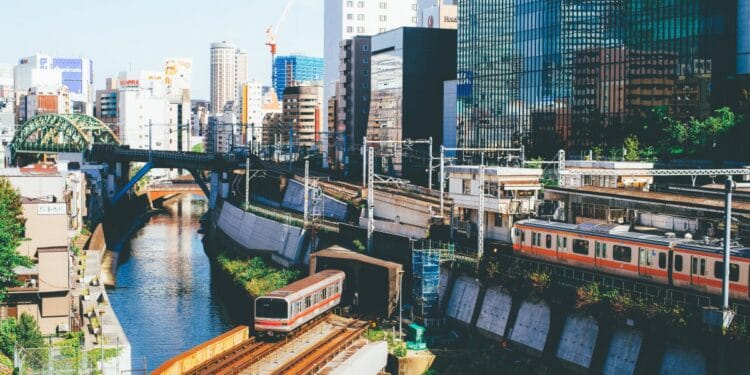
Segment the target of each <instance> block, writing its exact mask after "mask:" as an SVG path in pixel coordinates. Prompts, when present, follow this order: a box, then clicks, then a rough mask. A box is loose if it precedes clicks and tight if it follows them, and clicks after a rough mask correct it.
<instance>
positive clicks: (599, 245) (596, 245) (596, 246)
mask: <svg viewBox="0 0 750 375" xmlns="http://www.w3.org/2000/svg"><path fill="white" fill-rule="evenodd" d="M601 251H602V243H601V242H599V241H594V267H596V268H599V258H601V256H602V253H601Z"/></svg>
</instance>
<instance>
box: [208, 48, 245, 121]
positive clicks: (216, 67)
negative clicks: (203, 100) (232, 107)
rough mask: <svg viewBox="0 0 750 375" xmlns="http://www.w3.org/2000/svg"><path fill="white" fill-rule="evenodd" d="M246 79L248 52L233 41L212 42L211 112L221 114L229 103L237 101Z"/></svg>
mask: <svg viewBox="0 0 750 375" xmlns="http://www.w3.org/2000/svg"><path fill="white" fill-rule="evenodd" d="M245 80H247V54H246V53H245V52H243V51H241V50H238V49H237V48H236V47H235V46H234V45H233V44H231V43H227V42H218V43H211V113H212V114H221V113H223V112H224V106H226V105H227V103H229V102H237V101H238V98H239V93H240V92H239V87H240V84H241V83H243V82H244V81H245Z"/></svg>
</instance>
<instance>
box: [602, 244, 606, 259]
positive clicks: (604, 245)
mask: <svg viewBox="0 0 750 375" xmlns="http://www.w3.org/2000/svg"><path fill="white" fill-rule="evenodd" d="M606 257H607V244H606V243H603V244H602V258H606Z"/></svg>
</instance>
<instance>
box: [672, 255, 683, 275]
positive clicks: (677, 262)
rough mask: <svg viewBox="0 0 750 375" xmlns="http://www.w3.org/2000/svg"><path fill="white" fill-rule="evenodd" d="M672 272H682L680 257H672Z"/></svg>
mask: <svg viewBox="0 0 750 375" xmlns="http://www.w3.org/2000/svg"><path fill="white" fill-rule="evenodd" d="M674 270H675V271H677V272H682V255H675V256H674Z"/></svg>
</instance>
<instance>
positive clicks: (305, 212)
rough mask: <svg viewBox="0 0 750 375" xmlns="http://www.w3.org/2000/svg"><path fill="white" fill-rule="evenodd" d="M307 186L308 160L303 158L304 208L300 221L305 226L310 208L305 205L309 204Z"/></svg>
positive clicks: (308, 185)
mask: <svg viewBox="0 0 750 375" xmlns="http://www.w3.org/2000/svg"><path fill="white" fill-rule="evenodd" d="M309 187H310V160H305V190H304V196H305V197H304V205H305V207H304V209H303V211H302V212H303V216H302V217H303V221H302V223H303V224H302V227H303V228H307V224H308V220H309V215H310V212H309V211H310V210H309V209H308V208H307V206H308V205H309V204H310V202H309V199H310V198H309V194H308V191H309Z"/></svg>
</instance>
